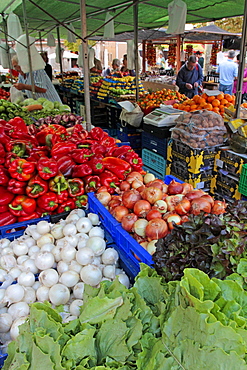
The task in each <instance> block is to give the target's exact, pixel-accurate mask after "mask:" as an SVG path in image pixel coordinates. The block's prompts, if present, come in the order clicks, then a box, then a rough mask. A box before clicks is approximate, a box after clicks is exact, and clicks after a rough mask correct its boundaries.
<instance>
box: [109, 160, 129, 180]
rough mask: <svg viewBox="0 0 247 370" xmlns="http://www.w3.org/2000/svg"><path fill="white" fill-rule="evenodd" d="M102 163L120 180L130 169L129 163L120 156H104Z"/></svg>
mask: <svg viewBox="0 0 247 370" xmlns="http://www.w3.org/2000/svg"><path fill="white" fill-rule="evenodd" d="M103 163H104V166H105V168H106V169H107V170H109V171H111V172H113V173H114V174H115V175H117V176H118V178H119V179H121V180H124V179H125V177H126V175H127V174H128V173H129V172H130V171H131V166H130V164H129V163H127V162H126V161H124V160H122V159H120V158H115V157H105V158H104V159H103Z"/></svg>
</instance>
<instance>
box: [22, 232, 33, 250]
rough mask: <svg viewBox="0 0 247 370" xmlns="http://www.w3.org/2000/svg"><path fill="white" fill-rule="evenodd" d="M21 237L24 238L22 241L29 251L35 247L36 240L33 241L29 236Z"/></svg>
mask: <svg viewBox="0 0 247 370" xmlns="http://www.w3.org/2000/svg"><path fill="white" fill-rule="evenodd" d="M23 237H25V238H24V239H23V240H24V242H25V243H26V245H27V246H28V248H29V250H30V248H31V247H33V246H35V245H36V240H34V239H33V238H32V237H31V236H26V235H23ZM19 239H20V238H19ZM29 250H28V251H29Z"/></svg>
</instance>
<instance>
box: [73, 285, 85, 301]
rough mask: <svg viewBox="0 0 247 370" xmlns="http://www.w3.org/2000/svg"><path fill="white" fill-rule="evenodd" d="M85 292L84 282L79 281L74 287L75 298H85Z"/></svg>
mask: <svg viewBox="0 0 247 370" xmlns="http://www.w3.org/2000/svg"><path fill="white" fill-rule="evenodd" d="M83 292H84V283H83V282H79V283H77V284H75V286H74V288H73V294H74V296H75V298H77V299H83Z"/></svg>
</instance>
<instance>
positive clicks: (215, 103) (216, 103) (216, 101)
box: [212, 99, 220, 107]
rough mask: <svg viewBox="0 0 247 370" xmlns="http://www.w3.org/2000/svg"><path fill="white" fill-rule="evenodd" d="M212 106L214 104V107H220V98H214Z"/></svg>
mask: <svg viewBox="0 0 247 370" xmlns="http://www.w3.org/2000/svg"><path fill="white" fill-rule="evenodd" d="M212 106H213V107H219V106H220V101H219V100H218V99H214V100H213V101H212Z"/></svg>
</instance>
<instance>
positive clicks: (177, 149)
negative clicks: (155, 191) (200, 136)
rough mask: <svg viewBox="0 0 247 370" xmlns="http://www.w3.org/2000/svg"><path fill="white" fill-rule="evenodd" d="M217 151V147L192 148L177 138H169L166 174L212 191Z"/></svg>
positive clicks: (197, 187)
mask: <svg viewBox="0 0 247 370" xmlns="http://www.w3.org/2000/svg"><path fill="white" fill-rule="evenodd" d="M217 151H218V149H217V147H210V148H205V149H192V148H191V147H190V146H188V145H186V144H184V143H182V142H181V141H179V140H174V139H171V140H170V141H169V143H168V146H167V167H166V174H167V175H172V176H175V177H177V178H178V179H180V180H181V181H183V182H188V183H190V184H191V185H192V186H193V187H194V188H195V189H203V190H206V191H209V192H211V193H213V191H214V190H213V189H214V188H215V180H216V176H215V172H214V162H215V156H216V154H217Z"/></svg>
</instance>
